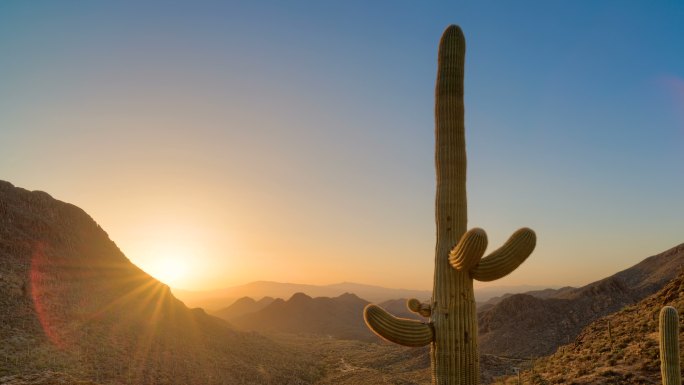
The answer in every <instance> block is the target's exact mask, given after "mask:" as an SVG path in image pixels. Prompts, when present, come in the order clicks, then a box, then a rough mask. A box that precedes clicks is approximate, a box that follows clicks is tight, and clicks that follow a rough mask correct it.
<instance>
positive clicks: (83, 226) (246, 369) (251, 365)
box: [0, 182, 320, 384]
mask: <svg viewBox="0 0 684 385" xmlns="http://www.w3.org/2000/svg"><path fill="white" fill-rule="evenodd" d="M0 293H2V294H1V295H0V341H2V345H0V363H1V364H0V377H3V376H5V377H4V378H0V383H2V382H3V381H6V380H7V381H9V380H10V379H8V378H7V377H6V376H13V375H19V374H24V375H29V374H36V376H37V378H38V377H40V376H43V375H47V374H46V373H52V372H55V373H62V374H63V375H64V376H73V377H75V378H77V379H83V380H92V381H95V382H98V383H107V384H110V383H127V384H129V383H130V384H153V383H154V384H157V383H166V384H255V383H259V384H266V383H269V384H273V383H290V384H306V383H312V382H313V381H314V380H315V379H316V378H317V377H318V376H319V375H320V373H318V368H319V366H317V363H316V362H314V360H313V359H312V358H310V357H309V356H306V355H304V354H300V353H297V351H295V350H292V349H289V348H285V347H283V346H281V345H279V344H276V343H274V342H273V341H271V340H269V339H267V338H264V337H262V336H259V335H255V334H245V333H242V332H238V331H235V330H233V329H232V328H231V327H229V325H228V324H227V323H226V322H225V321H223V320H221V319H218V318H215V317H212V316H209V315H207V314H206V313H205V312H204V311H202V310H201V309H194V310H190V309H188V308H187V307H186V306H185V305H184V304H183V303H182V302H180V301H179V300H177V299H176V298H175V297H174V296H173V295H172V294H171V292H170V291H169V288H168V287H167V286H166V285H164V284H162V283H161V282H159V281H157V280H155V279H154V278H152V277H150V276H149V275H148V274H146V273H145V272H143V271H142V270H140V269H139V268H137V267H136V266H135V265H133V264H132V263H131V262H130V261H129V260H128V259H127V258H126V257H125V256H124V255H123V254H122V253H121V251H120V250H119V249H118V248H117V246H116V245H115V244H114V242H112V241H111V240H110V239H109V237H108V236H107V234H106V233H105V232H104V231H103V230H102V229H101V228H100V226H98V225H97V223H95V221H93V220H92V219H91V218H90V217H89V216H88V215H87V214H86V213H85V212H84V211H83V210H81V209H79V208H78V207H76V206H74V205H71V204H67V203H64V202H60V201H58V200H55V199H53V198H52V197H50V195H48V194H47V193H44V192H39V191H35V192H29V191H27V190H24V189H20V188H15V187H14V186H12V185H11V184H10V183H7V182H0ZM60 375H61V374H60ZM25 377H26V376H25ZM15 380H16V381H19V380H18V379H16V378H15V379H12V381H15Z"/></svg>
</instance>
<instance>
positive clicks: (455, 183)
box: [364, 25, 536, 385]
mask: <svg viewBox="0 0 684 385" xmlns="http://www.w3.org/2000/svg"><path fill="white" fill-rule="evenodd" d="M464 59H465V38H464V36H463V32H462V31H461V29H460V28H459V27H457V26H455V25H451V26H449V27H448V28H447V29H446V30H445V31H444V34H443V35H442V39H441V41H440V44H439V54H438V72H437V86H436V90H435V98H436V105H435V139H436V145H435V152H436V154H435V155H436V156H435V168H436V172H437V197H436V204H435V206H436V207H435V211H436V223H437V246H436V250H435V273H434V286H433V294H432V300H431V303H429V304H424V303H420V301H418V300H416V299H411V300H409V301H408V303H407V306H408V308H409V309H410V310H411V311H413V312H416V313H418V314H420V315H422V316H425V317H430V322H429V323H423V322H419V321H414V320H408V319H400V318H396V317H394V316H393V315H391V314H389V313H387V312H386V311H385V310H383V309H382V308H380V307H378V306H376V305H368V306H367V307H366V309H365V310H364V318H365V320H366V323H367V325H368V327H369V328H370V329H371V330H372V331H373V332H375V333H376V334H378V335H379V336H380V337H383V338H385V339H387V340H389V341H392V342H395V343H398V344H402V345H406V346H424V345H427V344H431V354H430V356H431V361H432V383H433V384H436V385H455V384H458V385H475V384H479V377H480V373H479V370H480V369H479V355H478V350H477V316H476V312H475V297H474V294H473V279H476V280H479V281H492V280H495V279H499V278H501V277H503V276H505V275H507V274H508V273H510V272H512V271H513V270H515V268H517V267H518V266H519V265H520V264H521V263H522V262H523V261H524V260H525V259H526V258H527V257H528V256H529V255H530V253H532V250H533V249H534V246H535V242H536V237H535V234H534V232H533V231H532V230H530V229H527V228H523V229H520V230H518V231H516V232H515V233H514V234H513V235H512V236H511V237H510V239H509V240H508V241H507V242H506V243H505V244H504V245H503V246H502V247H501V248H499V249H498V250H495V251H494V252H493V253H491V254H490V255H488V256H486V257H484V258H482V256H483V255H484V252H485V249H486V248H487V235H486V233H485V232H484V230H482V229H478V228H474V229H471V230H470V231H468V232H466V225H467V207H466V151H465V128H464V107H463V74H464Z"/></svg>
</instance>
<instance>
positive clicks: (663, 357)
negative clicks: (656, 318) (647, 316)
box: [659, 306, 682, 385]
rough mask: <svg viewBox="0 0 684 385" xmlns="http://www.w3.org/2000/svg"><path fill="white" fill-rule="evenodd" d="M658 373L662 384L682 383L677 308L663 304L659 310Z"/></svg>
mask: <svg viewBox="0 0 684 385" xmlns="http://www.w3.org/2000/svg"><path fill="white" fill-rule="evenodd" d="M659 329H660V375H661V376H662V377H663V385H682V376H681V369H680V366H679V316H678V315H677V309H675V308H673V307H672V306H665V307H663V308H662V309H661V310H660V325H659Z"/></svg>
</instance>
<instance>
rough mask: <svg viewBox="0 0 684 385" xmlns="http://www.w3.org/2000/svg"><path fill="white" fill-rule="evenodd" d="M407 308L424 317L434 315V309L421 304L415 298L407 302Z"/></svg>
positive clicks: (428, 305)
mask: <svg viewBox="0 0 684 385" xmlns="http://www.w3.org/2000/svg"><path fill="white" fill-rule="evenodd" d="M406 307H407V308H408V309H409V310H411V311H412V312H414V313H416V314H420V315H422V316H423V317H429V316H430V315H431V314H432V309H431V308H430V304H427V303H421V302H420V301H419V300H417V299H415V298H411V299H409V300H407V301H406Z"/></svg>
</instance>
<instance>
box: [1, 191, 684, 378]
mask: <svg viewBox="0 0 684 385" xmlns="http://www.w3.org/2000/svg"><path fill="white" fill-rule="evenodd" d="M0 252H1V253H2V254H1V255H0V257H1V258H0V261H1V264H0V268H1V271H0V272H1V275H0V284H1V285H2V286H1V288H2V292H3V293H4V294H3V296H2V298H1V300H2V302H1V305H2V309H1V311H0V317H1V319H2V323H1V325H2V327H1V329H0V337H1V338H2V341H3V345H2V350H1V351H0V363H2V365H0V383H2V384H8V385H10V384H11V385H19V384H58V383H73V384H103V385H104V384H361V383H364V384H371V383H375V384H380V383H386V384H429V383H430V374H429V354H428V353H429V351H428V349H427V348H420V349H413V348H407V347H399V346H396V345H393V344H388V343H386V342H384V341H382V340H381V339H379V338H378V337H377V336H375V335H374V334H373V333H371V332H370V331H369V329H368V328H367V327H366V326H365V324H364V322H363V317H362V312H363V308H364V307H365V306H366V305H367V304H368V303H369V302H368V301H367V300H365V299H363V298H361V297H359V296H357V295H356V294H355V293H341V294H339V295H335V294H337V293H335V292H334V289H335V287H333V288H330V287H328V288H327V290H331V291H330V292H329V293H330V294H331V296H330V297H322V296H319V297H312V296H310V295H308V294H307V293H305V292H297V293H294V294H293V295H291V296H289V297H287V298H274V297H273V296H268V295H264V294H266V293H268V290H267V289H266V288H270V289H271V290H272V293H273V294H274V295H275V296H277V295H278V294H282V293H283V292H285V293H287V290H288V289H289V290H293V289H294V290H297V289H301V287H298V286H297V285H292V284H290V285H279V284H276V283H255V284H253V285H251V286H252V289H253V290H254V297H253V298H252V297H243V298H239V299H237V300H235V301H234V302H232V303H226V304H225V305H226V306H225V307H222V308H219V309H214V310H212V311H210V312H207V311H205V310H204V309H202V308H189V307H187V306H186V305H185V304H184V303H183V302H181V301H180V300H178V299H177V298H176V297H175V296H174V295H173V294H172V293H171V291H170V290H169V288H168V286H166V285H165V284H163V283H161V282H159V281H157V280H155V279H154V278H152V277H150V276H149V275H147V274H145V273H144V272H143V271H141V270H140V269H138V268H137V267H136V266H135V265H133V264H132V263H131V262H130V261H129V260H128V259H127V258H126V257H125V256H124V255H123V254H122V253H121V252H120V251H119V249H118V248H117V247H116V244H115V243H114V242H113V241H112V240H110V239H109V238H108V236H107V233H106V232H105V230H104V229H102V228H100V227H99V226H98V225H97V223H96V222H95V221H94V220H93V219H92V218H90V217H89V216H88V215H87V214H86V213H85V212H83V211H82V210H81V209H79V208H78V207H76V206H74V205H71V204H68V203H64V202H60V201H58V200H55V199H53V198H51V197H50V195H49V194H47V193H45V192H40V191H34V192H31V191H27V190H24V189H21V188H18V187H14V186H13V185H11V184H10V183H8V182H2V183H1V184H0ZM683 266H684V244H682V245H678V246H675V247H673V248H671V249H669V250H666V251H664V252H661V253H659V254H657V255H653V256H651V257H648V258H646V259H644V260H643V261H642V262H641V263H639V264H637V265H635V266H633V267H631V268H629V269H627V270H624V271H621V272H618V273H616V274H614V275H612V276H610V277H606V278H605V279H602V280H600V281H597V282H594V283H591V284H589V285H586V286H583V287H579V288H570V287H565V288H561V289H549V290H537V291H530V292H527V293H521V294H513V295H503V296H499V297H493V298H491V299H489V300H488V301H486V302H483V303H479V304H478V323H479V329H480V333H481V334H480V345H481V352H482V357H481V362H482V380H483V383H484V384H489V383H497V381H505V379H506V377H507V376H512V377H511V378H513V380H516V379H517V377H516V376H514V373H515V371H516V370H520V371H521V373H522V375H523V376H524V377H525V378H527V379H528V380H529V381H534V382H529V383H535V384H537V383H539V384H542V383H549V384H552V383H558V384H562V383H570V382H569V381H570V379H572V381H574V382H572V383H576V384H599V383H615V384H656V383H660V369H659V361H658V341H657V313H658V312H659V310H660V308H661V307H662V306H664V305H674V306H676V307H677V308H678V309H680V311H681V310H682V309H683V307H684V274H683V273H682V267H683ZM264 286H265V287H266V288H264ZM359 287H360V288H363V286H359ZM310 288H311V289H315V288H316V286H310ZM348 288H349V287H346V286H345V285H340V287H337V288H336V289H337V290H344V289H348ZM318 290H322V289H321V288H318ZM366 290H369V288H367V287H366ZM374 292H375V295H376V297H375V298H373V299H374V300H376V301H377V300H379V299H382V292H383V291H382V290H380V288H377V287H375V288H374ZM397 292H398V291H392V290H385V294H384V295H385V296H387V295H393V294H397ZM312 293H313V294H314V295H316V294H320V293H318V292H312ZM404 294H407V295H413V294H426V293H420V292H418V293H416V292H411V291H408V292H406V293H404ZM229 301H231V300H229ZM405 302H406V298H386V299H385V300H384V301H382V302H378V303H379V304H380V305H381V306H383V307H385V308H387V309H388V310H390V311H393V312H394V313H395V314H397V315H399V316H403V317H407V318H416V319H419V318H420V317H419V316H418V315H416V314H414V313H411V312H409V311H408V310H407V309H406V307H405ZM608 324H610V328H612V329H611V331H610V332H609V331H608ZM609 333H610V334H609ZM680 333H681V332H680ZM680 341H684V338H681V337H680ZM516 368H517V369H516ZM513 380H511V381H513ZM528 380H526V381H528ZM60 381H62V382H60ZM511 383H513V382H511Z"/></svg>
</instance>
